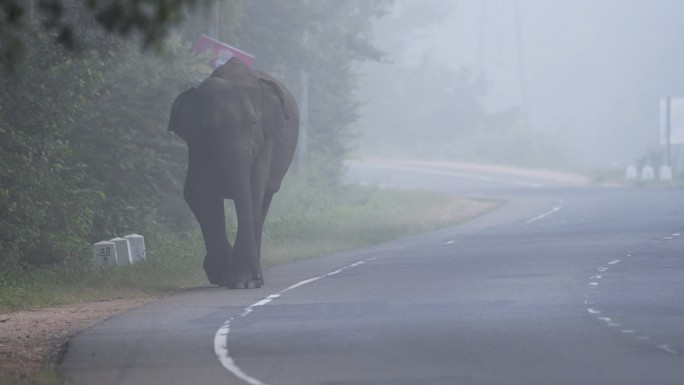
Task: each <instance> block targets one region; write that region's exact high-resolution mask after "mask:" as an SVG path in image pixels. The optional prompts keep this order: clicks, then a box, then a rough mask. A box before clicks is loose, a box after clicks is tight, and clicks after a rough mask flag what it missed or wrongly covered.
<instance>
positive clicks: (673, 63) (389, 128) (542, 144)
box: [358, 0, 684, 168]
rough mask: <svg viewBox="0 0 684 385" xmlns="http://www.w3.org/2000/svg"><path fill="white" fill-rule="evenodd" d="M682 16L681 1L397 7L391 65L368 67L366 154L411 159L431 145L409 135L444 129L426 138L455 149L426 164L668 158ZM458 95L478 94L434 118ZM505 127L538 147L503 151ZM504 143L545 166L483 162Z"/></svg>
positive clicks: (412, 0) (470, 1)
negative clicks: (663, 139)
mask: <svg viewBox="0 0 684 385" xmlns="http://www.w3.org/2000/svg"><path fill="white" fill-rule="evenodd" d="M682 15H684V2H682V1H679V0H631V1H625V0H599V1H596V0H572V1H570V0H555V1H554V0H519V1H514V0H488V1H487V0H481V1H474V0H430V1H419V0H398V1H397V3H396V4H395V7H394V9H393V12H392V13H391V14H390V15H388V16H387V17H385V18H383V19H381V20H379V21H378V22H377V24H376V29H375V34H376V43H377V45H378V46H379V47H380V48H381V49H383V50H385V52H387V57H386V61H385V62H384V63H380V64H368V65H364V66H363V67H362V73H363V74H364V77H363V82H362V84H363V86H362V87H361V89H360V91H359V92H360V95H361V98H362V99H363V100H365V101H366V104H365V105H364V108H363V110H362V114H363V116H362V119H361V120H360V122H359V127H358V129H359V132H360V133H362V136H361V139H367V140H370V141H372V143H374V145H372V146H371V145H368V144H367V142H361V143H360V153H361V154H364V155H368V154H372V153H373V152H374V151H376V150H377V151H379V152H387V153H388V154H390V155H397V154H401V153H402V152H407V153H411V151H412V150H411V149H412V148H413V149H415V148H416V147H420V144H419V143H418V141H419V139H420V138H421V135H420V134H419V135H414V136H412V135H411V134H406V133H410V132H414V133H415V132H429V131H431V130H433V129H434V126H435V125H438V126H441V127H442V129H441V131H440V130H437V132H436V133H434V132H433V133H431V134H429V135H427V136H428V137H429V136H430V135H432V136H435V135H436V136H437V137H441V140H435V141H434V142H435V143H436V144H437V147H440V146H441V147H445V145H446V147H449V146H451V147H449V148H450V150H444V149H437V150H429V149H424V150H423V151H418V152H417V153H416V155H417V156H421V155H426V154H431V155H433V156H447V157H454V158H459V157H463V158H465V159H466V160H467V159H473V160H492V161H498V162H502V161H509V160H510V161H512V162H517V163H535V164H536V165H541V166H544V165H545V164H546V163H548V164H549V165H581V166H591V167H597V168H608V167H614V168H618V167H624V166H625V165H627V164H630V163H637V162H644V161H645V159H647V158H649V157H650V158H649V159H657V158H658V156H659V155H658V154H660V153H661V152H662V151H663V149H662V147H661V146H660V145H659V141H658V127H659V115H658V102H659V98H661V97H665V96H682V95H684V76H682V71H684V41H681V39H680V36H684V23H682V18H683V16H682ZM436 79H437V80H436ZM440 79H441V80H440ZM421 85H425V87H423V88H422V89H421ZM411 87H413V88H411ZM456 88H461V89H469V90H468V91H467V92H466V93H469V94H470V95H471V96H470V97H469V96H468V95H466V96H465V97H460V98H458V97H454V98H453V99H449V101H448V102H447V108H446V109H449V108H450V107H453V111H452V113H451V114H448V113H446V112H444V110H445V108H441V109H439V110H440V111H442V113H432V116H431V117H430V116H428V115H427V114H424V112H425V109H426V108H427V109H428V110H429V109H430V106H437V105H443V104H444V99H445V98H449V97H450V96H449V95H451V96H453V95H454V93H458V92H457V90H455V89H456ZM407 94H408V95H411V96H410V97H409V96H407ZM398 95H403V96H398ZM401 97H403V98H404V99H405V100H403V101H397V100H398V99H397V98H401ZM464 100H466V101H464ZM467 100H470V103H471V104H470V105H467ZM474 101H476V102H477V105H474V104H473V103H475V102H474ZM397 103H399V104H397ZM401 103H403V104H401ZM459 103H461V104H462V105H458V104H459ZM464 103H465V104H464ZM426 106H427V107H426ZM414 107H415V108H414ZM477 108H482V113H480V114H479V115H477V114H476V115H473V116H470V114H471V113H472V111H473V110H475V109H477ZM456 111H460V117H459V115H457V114H456ZM440 114H441V115H440ZM438 116H441V118H438V119H436V118H437V117H438ZM514 116H515V117H514ZM435 119H436V120H435ZM484 120H487V121H488V122H489V123H486V124H485V123H482V122H483V121H484ZM492 121H498V122H499V124H498V125H497V124H494V123H491V122H492ZM409 125H410V127H409ZM459 125H461V126H463V127H461V128H460V129H451V127H455V126H459ZM506 125H519V126H520V127H522V128H520V127H519V128H518V129H517V131H515V132H512V133H511V132H507V133H506V134H505V135H508V136H505V135H504V134H501V135H504V136H501V135H499V137H501V138H506V139H505V140H503V141H504V142H511V141H512V140H514V139H511V138H515V137H519V136H520V135H524V136H525V137H526V138H534V139H533V140H530V139H525V140H522V141H521V143H520V144H519V143H508V146H507V145H506V143H496V142H497V140H496V135H498V134H497V133H496V132H497V130H500V131H501V132H503V131H505V130H507V129H508V128H506V127H505V126H506ZM469 126H472V127H469ZM477 130H480V131H483V130H486V131H488V132H490V133H491V134H490V135H475V134H473V132H474V131H477ZM520 133H522V134H520ZM401 137H405V138H408V139H409V141H410V142H409V143H406V142H402V141H401V140H400V138H401ZM383 138H384V139H383ZM461 140H462V141H463V145H465V146H469V147H470V149H462V148H458V147H459V145H458V144H457V142H459V141H461ZM531 141H534V142H535V144H534V146H536V147H538V148H536V149H530V148H527V144H528V143H530V142H531ZM379 142H382V143H381V144H379ZM440 142H441V143H440ZM382 144H384V146H383V145H382ZM447 144H448V145H447ZM494 145H496V146H499V147H500V149H498V150H496V154H499V155H501V154H502V152H505V151H512V150H513V149H515V150H516V151H523V152H535V151H536V152H537V153H538V156H534V157H525V156H523V157H521V156H520V155H521V154H513V153H510V154H508V155H501V156H498V155H496V154H492V156H482V157H480V156H478V155H477V153H478V152H481V153H486V152H487V150H488V147H490V146H494ZM446 147H445V148H446ZM489 150H491V148H489ZM492 151H493V150H492ZM494 155H496V156H494ZM480 158H481V159H480ZM521 159H522V162H520V161H519V160H521ZM675 160H677V159H675Z"/></svg>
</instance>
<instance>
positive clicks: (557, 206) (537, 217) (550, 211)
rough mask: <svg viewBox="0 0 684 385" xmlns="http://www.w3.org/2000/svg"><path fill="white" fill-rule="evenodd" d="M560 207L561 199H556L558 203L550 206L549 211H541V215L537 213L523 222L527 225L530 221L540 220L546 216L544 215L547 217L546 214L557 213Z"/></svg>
mask: <svg viewBox="0 0 684 385" xmlns="http://www.w3.org/2000/svg"><path fill="white" fill-rule="evenodd" d="M562 208H563V201H558V204H557V205H556V206H555V207H554V208H552V209H551V210H549V211H547V212H545V213H543V214H541V215H537V216H536V217H534V218H532V219H529V220H527V221H526V222H525V224H526V225H529V224H530V223H534V222H537V221H540V220H542V219H544V218H546V217H548V216H550V215H552V214H554V213H557V212H559V211H561V209H562Z"/></svg>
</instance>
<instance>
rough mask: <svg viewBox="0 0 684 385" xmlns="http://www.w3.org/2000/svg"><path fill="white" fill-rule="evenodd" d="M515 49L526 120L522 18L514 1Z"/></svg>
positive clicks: (516, 2)
mask: <svg viewBox="0 0 684 385" xmlns="http://www.w3.org/2000/svg"><path fill="white" fill-rule="evenodd" d="M513 6H514V7H515V10H514V12H515V47H516V52H517V55H518V81H519V82H520V99H521V102H522V112H523V115H524V117H525V119H528V113H529V111H528V110H527V109H528V107H529V106H528V105H527V103H528V101H527V86H526V84H525V60H524V59H525V53H524V50H523V48H524V47H523V31H522V16H521V14H520V0H515V2H514V3H513Z"/></svg>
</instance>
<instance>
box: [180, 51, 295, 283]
mask: <svg viewBox="0 0 684 385" xmlns="http://www.w3.org/2000/svg"><path fill="white" fill-rule="evenodd" d="M169 131H174V132H175V133H176V134H177V135H179V136H180V137H181V138H183V139H184V140H185V141H186V142H187V145H188V152H189V158H188V174H187V177H186V180H185V188H184V191H183V195H184V197H185V201H186V202H187V203H188V205H189V206H190V209H191V210H192V212H193V213H194V214H195V218H197V221H198V222H199V224H200V227H201V229H202V235H203V236H204V243H205V245H206V249H207V255H206V257H205V258H204V271H205V272H206V273H207V278H208V279H209V282H210V283H212V284H216V285H220V286H227V287H228V288H255V287H261V286H262V285H263V283H264V279H263V275H262V273H261V234H262V229H263V225H264V220H265V218H266V214H267V213H268V209H269V206H270V205H271V199H272V198H273V194H275V193H276V192H277V191H278V189H280V184H281V182H282V180H283V177H284V176H285V173H286V172H287V169H288V167H289V166H290V163H291V162H292V157H293V156H294V153H295V148H296V146H297V136H298V132H299V112H298V110H297V104H296V102H295V99H294V97H293V96H292V95H291V94H290V92H289V91H288V90H287V89H286V88H285V87H284V86H283V85H282V84H281V83H280V82H278V81H277V80H275V79H273V78H272V77H270V76H268V75H266V74H264V73H261V72H258V71H254V70H252V69H250V68H249V67H247V66H246V65H245V64H243V63H242V62H241V61H240V60H239V59H237V58H232V59H231V60H229V61H228V62H227V63H226V64H224V65H223V66H221V67H219V68H217V69H216V70H215V71H214V72H213V73H212V74H211V76H210V77H209V78H207V79H206V80H205V81H203V82H202V83H201V84H200V85H199V86H198V87H192V88H190V89H188V90H186V91H184V92H183V93H181V94H180V95H179V96H178V97H177V98H176V100H175V101H174V102H173V106H172V108H171V118H170V120H169ZM224 199H232V200H233V201H234V204H235V211H236V213H237V219H238V231H237V237H236V239H235V247H232V246H231V245H230V242H229V241H228V235H227V233H226V220H225V216H224V208H223V200H224Z"/></svg>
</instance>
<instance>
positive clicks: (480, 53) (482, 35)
mask: <svg viewBox="0 0 684 385" xmlns="http://www.w3.org/2000/svg"><path fill="white" fill-rule="evenodd" d="M486 31H487V0H482V2H481V3H480V25H479V31H478V36H477V71H478V72H479V74H478V76H479V77H480V78H481V79H482V78H484V73H485V69H484V54H485V43H486V37H487V35H486Z"/></svg>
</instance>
